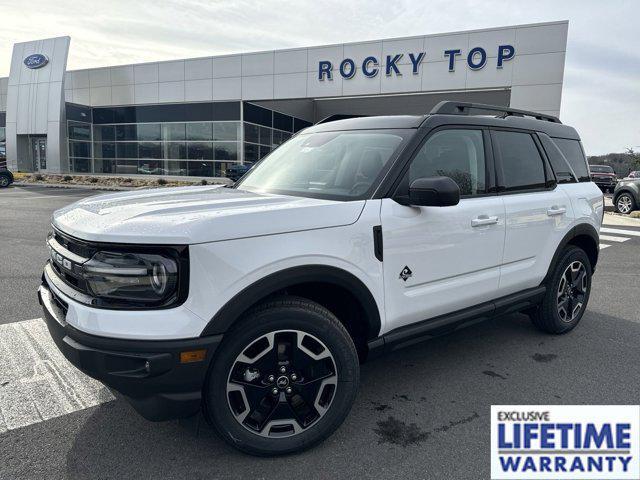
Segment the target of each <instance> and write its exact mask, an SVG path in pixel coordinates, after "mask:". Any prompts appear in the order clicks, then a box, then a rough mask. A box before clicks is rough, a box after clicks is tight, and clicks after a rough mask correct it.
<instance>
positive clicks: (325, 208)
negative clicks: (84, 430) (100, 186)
mask: <svg viewBox="0 0 640 480" xmlns="http://www.w3.org/2000/svg"><path fill="white" fill-rule="evenodd" d="M602 215H603V196H602V192H601V191H600V190H599V189H598V187H597V186H596V185H595V184H594V183H592V182H591V181H590V178H589V172H588V169H587V163H586V160H585V157H584V153H583V151H582V147H581V145H580V139H579V137H578V134H577V133H576V131H575V130H574V129H573V128H571V127H568V126H565V125H562V124H561V123H560V122H559V120H557V119H556V118H554V117H549V116H545V115H540V114H536V113H532V112H524V111H519V110H514V109H508V108H502V107H492V106H487V105H476V104H461V103H453V102H443V103H441V104H439V105H438V106H436V107H435V108H434V110H433V111H432V112H431V113H430V114H429V115H426V116H388V117H368V118H351V119H344V120H338V121H332V122H325V123H320V124H318V125H315V126H313V127H310V128H308V129H306V130H304V131H302V132H301V133H299V134H298V135H296V136H295V137H294V138H292V139H291V140H289V141H288V142H286V143H285V144H284V145H282V146H281V147H279V148H278V149H277V150H275V151H274V152H272V153H271V154H270V155H269V156H267V157H266V158H264V159H263V160H262V161H260V162H259V163H258V164H256V165H255V166H254V167H253V168H252V169H251V170H250V171H249V172H248V173H247V174H245V175H244V177H243V178H242V179H241V180H240V181H239V182H238V183H237V184H236V185H235V186H233V187H230V188H228V187H211V186H203V187H189V188H171V189H157V190H145V191H134V192H123V193H115V194H109V195H104V196H99V197H92V198H88V199H84V200H81V201H79V202H77V203H75V204H73V205H70V206H68V207H66V208H63V209H61V210H59V211H57V212H56V213H55V214H54V216H53V222H52V223H53V232H52V234H51V235H50V236H49V238H48V245H49V248H50V253H51V260H50V261H49V262H48V263H47V265H46V266H45V269H44V274H43V283H42V286H41V287H40V289H39V298H40V302H41V304H42V305H43V309H44V313H45V316H46V320H47V324H48V326H49V330H50V332H51V335H52V336H53V338H54V340H55V341H56V343H57V345H58V347H59V348H60V349H61V350H62V352H63V353H64V355H65V356H66V357H67V358H68V359H69V360H70V361H71V362H72V363H73V364H74V365H76V366H77V367H78V368H79V369H81V370H82V371H84V372H86V373H87V374H88V375H90V376H92V377H94V378H97V379H98V380H100V381H102V382H103V383H105V384H106V385H108V386H109V387H110V388H112V389H113V390H115V391H117V392H120V393H121V394H122V395H123V396H125V397H126V398H127V400H128V401H130V402H131V404H132V405H133V406H134V407H135V408H136V410H138V411H139V412H140V413H141V414H142V415H144V416H145V417H146V418H149V419H152V420H162V419H168V418H176V417H180V416H187V415H192V414H195V413H197V412H198V411H199V410H200V408H201V407H203V413H204V415H205V417H206V418H207V419H208V420H209V421H210V422H211V423H212V424H213V425H214V426H215V428H216V429H217V430H218V432H219V433H220V435H221V436H222V437H223V438H224V439H225V440H226V441H228V442H229V443H230V444H232V445H233V446H235V447H237V448H239V449H241V450H243V451H245V452H249V453H252V454H259V455H273V454H283V453H288V452H293V451H297V450H301V449H304V448H308V447H310V446H311V445H314V444H316V443H317V442H319V441H321V440H322V439H324V438H326V437H327V436H329V435H330V434H331V433H332V432H334V431H335V430H336V429H337V428H338V426H339V425H340V424H341V423H342V421H343V420H344V419H345V417H346V416H347V414H348V412H349V409H350V408H351V405H352V403H353V401H354V398H355V396H356V390H357V387H358V380H359V378H358V377H359V363H360V362H362V361H364V360H365V359H366V358H367V357H369V358H370V357H371V356H373V355H375V354H379V353H382V352H384V351H389V350H392V349H395V348H398V347H400V346H403V345H407V344H412V343H415V342H416V341H419V340H422V339H426V338H429V337H433V336H435V335H441V334H444V333H447V332H450V331H452V330H455V329H457V328H459V327H461V326H462V325H464V324H466V323H469V322H472V321H476V320H478V319H479V318H487V317H491V316H494V315H499V314H505V313H509V312H515V311H522V312H526V313H527V314H529V315H530V317H531V319H532V321H533V323H534V325H535V326H536V327H538V328H540V329H542V330H544V331H546V332H549V333H556V334H558V333H565V332H568V331H569V330H571V329H572V328H574V327H575V326H576V325H577V324H578V322H579V321H580V318H581V317H582V315H583V313H584V311H585V309H586V306H587V302H588V300H589V291H590V287H591V275H592V274H593V271H594V269H595V267H596V263H597V260H598V244H599V242H598V232H599V228H600V224H601V221H602Z"/></svg>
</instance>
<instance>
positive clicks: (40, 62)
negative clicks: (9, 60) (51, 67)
mask: <svg viewBox="0 0 640 480" xmlns="http://www.w3.org/2000/svg"><path fill="white" fill-rule="evenodd" d="M47 63H49V59H48V58H47V56H46V55H43V54H41V53H34V54H33V55H29V56H28V57H27V58H25V59H24V64H25V65H26V66H27V68H42V67H44V66H45V65H46V64H47Z"/></svg>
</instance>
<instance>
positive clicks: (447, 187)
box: [409, 177, 460, 207]
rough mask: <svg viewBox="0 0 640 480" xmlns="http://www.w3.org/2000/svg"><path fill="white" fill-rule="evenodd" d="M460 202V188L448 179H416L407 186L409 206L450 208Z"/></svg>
mask: <svg viewBox="0 0 640 480" xmlns="http://www.w3.org/2000/svg"><path fill="white" fill-rule="evenodd" d="M459 202H460V187H458V184H457V183H456V182H454V181H453V180H452V179H451V178H449V177H428V178H417V179H415V180H414V181H413V182H411V185H410V186H409V205H413V206H417V207H450V206H452V205H457V204H458V203H459Z"/></svg>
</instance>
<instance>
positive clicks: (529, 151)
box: [492, 130, 546, 191]
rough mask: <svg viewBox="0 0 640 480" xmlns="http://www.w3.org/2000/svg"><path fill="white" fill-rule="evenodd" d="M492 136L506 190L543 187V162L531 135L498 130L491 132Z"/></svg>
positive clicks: (544, 183) (544, 179)
mask: <svg viewBox="0 0 640 480" xmlns="http://www.w3.org/2000/svg"><path fill="white" fill-rule="evenodd" d="M492 136H493V140H494V143H495V145H494V146H495V147H496V148H497V149H498V151H499V153H500V160H501V162H500V163H501V165H502V182H503V183H504V186H505V188H506V190H507V191H509V190H524V189H535V188H544V186H545V185H546V177H545V172H544V163H543V161H542V157H541V156H540V152H539V151H538V147H536V144H535V142H534V141H533V138H532V137H531V135H530V134H528V133H520V132H506V131H500V130H498V131H494V132H492Z"/></svg>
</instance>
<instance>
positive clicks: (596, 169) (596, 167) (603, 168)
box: [589, 165, 613, 173]
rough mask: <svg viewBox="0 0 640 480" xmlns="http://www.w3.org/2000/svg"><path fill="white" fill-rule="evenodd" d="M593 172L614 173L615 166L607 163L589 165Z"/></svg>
mask: <svg viewBox="0 0 640 480" xmlns="http://www.w3.org/2000/svg"><path fill="white" fill-rule="evenodd" d="M589 170H590V171H591V173H613V168H611V167H607V166H606V165H589Z"/></svg>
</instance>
